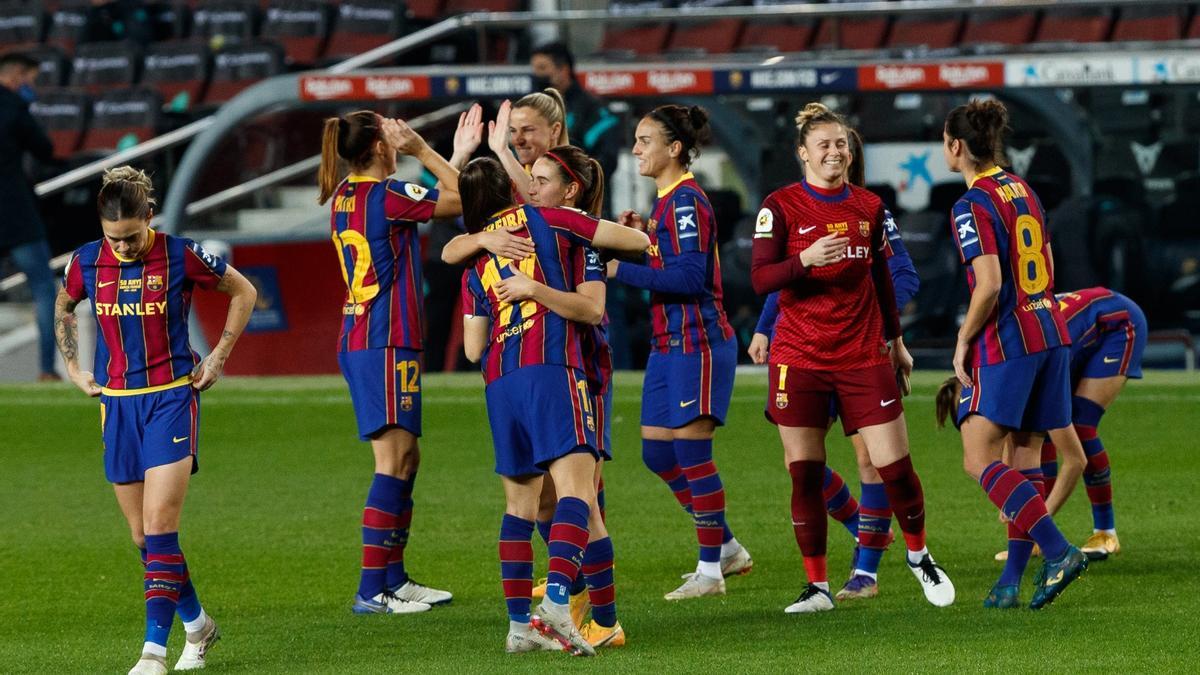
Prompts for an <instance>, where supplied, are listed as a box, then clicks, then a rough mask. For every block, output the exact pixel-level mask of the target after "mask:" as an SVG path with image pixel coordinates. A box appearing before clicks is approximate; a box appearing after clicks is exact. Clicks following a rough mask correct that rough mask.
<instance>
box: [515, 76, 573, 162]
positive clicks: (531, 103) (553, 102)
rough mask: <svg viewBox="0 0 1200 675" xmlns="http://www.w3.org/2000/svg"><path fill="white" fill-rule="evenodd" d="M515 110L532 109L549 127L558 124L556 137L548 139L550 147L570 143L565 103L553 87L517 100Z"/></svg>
mask: <svg viewBox="0 0 1200 675" xmlns="http://www.w3.org/2000/svg"><path fill="white" fill-rule="evenodd" d="M512 107H513V108H514V109H516V108H533V109H534V110H535V111H537V114H539V115H541V116H542V117H543V118H545V120H546V122H547V123H549V124H550V125H551V126H553V125H554V123H555V122H557V123H558V137H557V138H552V139H550V145H551V147H553V146H555V145H567V144H569V143H570V142H571V140H570V138H568V137H567V102H566V101H565V100H563V95H562V94H561V93H560V92H559V91H558V90H557V89H555V88H554V87H546V88H545V89H543V90H542V91H535V92H533V93H532V94H526V95H524V96H522V97H521V98H519V99H517V102H516V103H514V104H513V106H512Z"/></svg>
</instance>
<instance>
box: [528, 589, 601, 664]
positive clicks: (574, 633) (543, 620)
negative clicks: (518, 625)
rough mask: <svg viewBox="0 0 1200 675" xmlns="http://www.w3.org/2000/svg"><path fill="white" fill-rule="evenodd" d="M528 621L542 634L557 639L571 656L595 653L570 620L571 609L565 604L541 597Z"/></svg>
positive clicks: (593, 654) (592, 654)
mask: <svg viewBox="0 0 1200 675" xmlns="http://www.w3.org/2000/svg"><path fill="white" fill-rule="evenodd" d="M529 623H530V625H532V626H533V627H534V628H536V629H537V631H538V632H539V633H541V634H542V635H545V636H546V637H548V638H551V639H554V640H557V641H558V643H559V644H561V645H562V646H563V649H564V650H566V651H569V652H571V655H572V656H595V655H596V650H595V649H593V648H592V645H591V644H589V643H588V641H587V640H584V639H583V636H582V635H580V634H579V629H578V628H576V627H575V623H574V622H572V621H571V610H570V609H569V608H568V607H567V606H566V605H557V604H555V603H553V602H550V600H549V599H543V600H542V602H541V604H539V605H538V608H537V613H536V614H534V615H533V619H532V620H531V621H530V622H529Z"/></svg>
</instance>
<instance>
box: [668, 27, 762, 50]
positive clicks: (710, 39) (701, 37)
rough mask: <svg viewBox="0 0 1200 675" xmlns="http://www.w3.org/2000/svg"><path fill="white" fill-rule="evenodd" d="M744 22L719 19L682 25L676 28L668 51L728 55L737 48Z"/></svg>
mask: <svg viewBox="0 0 1200 675" xmlns="http://www.w3.org/2000/svg"><path fill="white" fill-rule="evenodd" d="M743 27H744V22H743V21H741V20H740V19H718V20H716V21H711V22H707V23H681V24H678V25H676V26H675V31H674V32H673V33H671V39H670V40H669V41H668V42H667V51H669V52H674V51H699V52H704V53H706V54H726V53H729V52H732V51H733V50H734V48H736V47H737V44H738V39H739V38H740V37H741V35H742V29H743Z"/></svg>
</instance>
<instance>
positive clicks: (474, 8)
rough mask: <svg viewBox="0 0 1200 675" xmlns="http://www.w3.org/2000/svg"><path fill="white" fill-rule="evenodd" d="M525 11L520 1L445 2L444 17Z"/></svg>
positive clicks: (475, 0)
mask: <svg viewBox="0 0 1200 675" xmlns="http://www.w3.org/2000/svg"><path fill="white" fill-rule="evenodd" d="M522 9H525V3H524V2H523V1H522V0H446V6H445V9H444V10H443V13H444V14H445V15H446V16H450V15H454V14H466V13H467V12H517V11H520V10H522Z"/></svg>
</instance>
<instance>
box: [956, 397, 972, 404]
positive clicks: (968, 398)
mask: <svg viewBox="0 0 1200 675" xmlns="http://www.w3.org/2000/svg"><path fill="white" fill-rule="evenodd" d="M970 400H971V397H970V396H964V397H962V398H960V399H958V402H959V403H966V402H967V401H970Z"/></svg>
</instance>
